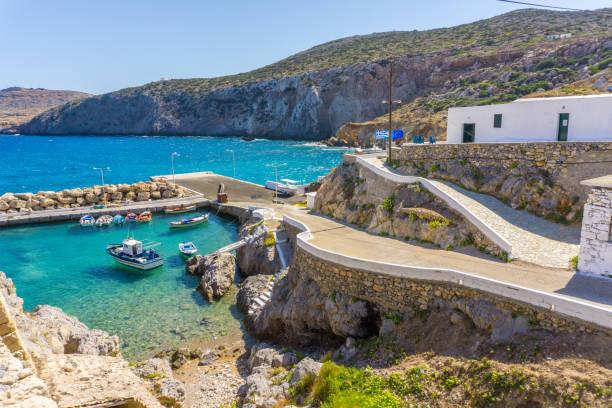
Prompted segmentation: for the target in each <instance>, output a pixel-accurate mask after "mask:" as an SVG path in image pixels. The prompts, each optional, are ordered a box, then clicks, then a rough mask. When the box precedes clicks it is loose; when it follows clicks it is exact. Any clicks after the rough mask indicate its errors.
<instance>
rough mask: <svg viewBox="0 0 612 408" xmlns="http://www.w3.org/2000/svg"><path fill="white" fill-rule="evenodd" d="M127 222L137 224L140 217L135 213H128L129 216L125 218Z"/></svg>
mask: <svg viewBox="0 0 612 408" xmlns="http://www.w3.org/2000/svg"><path fill="white" fill-rule="evenodd" d="M125 221H126V222H136V221H138V216H137V215H136V214H134V213H128V215H126V216H125Z"/></svg>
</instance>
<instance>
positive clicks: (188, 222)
mask: <svg viewBox="0 0 612 408" xmlns="http://www.w3.org/2000/svg"><path fill="white" fill-rule="evenodd" d="M206 221H208V214H202V215H199V216H197V217H191V218H183V219H182V220H180V221H172V222H171V223H170V228H188V227H194V226H196V225H200V224H202V223H204V222H206Z"/></svg>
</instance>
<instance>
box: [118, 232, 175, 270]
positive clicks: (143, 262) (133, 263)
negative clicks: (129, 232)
mask: <svg viewBox="0 0 612 408" xmlns="http://www.w3.org/2000/svg"><path fill="white" fill-rule="evenodd" d="M157 245H160V244H159V243H156V242H149V243H146V244H143V242H142V241H138V240H136V239H134V238H131V237H128V238H126V239H124V240H123V242H122V243H121V244H109V245H107V246H106V253H107V254H109V255H110V256H111V257H113V259H114V260H115V261H117V262H119V263H120V264H122V265H125V266H129V267H130V268H134V269H140V270H144V271H147V270H150V269H154V268H157V267H160V266H162V265H163V264H164V258H163V257H162V256H161V255H160V254H159V253H158V252H157V251H155V250H154V249H152V248H153V247H155V246H157Z"/></svg>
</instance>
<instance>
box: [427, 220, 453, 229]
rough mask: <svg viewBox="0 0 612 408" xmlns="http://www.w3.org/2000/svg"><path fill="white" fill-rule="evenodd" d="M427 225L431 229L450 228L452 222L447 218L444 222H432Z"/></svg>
mask: <svg viewBox="0 0 612 408" xmlns="http://www.w3.org/2000/svg"><path fill="white" fill-rule="evenodd" d="M427 225H428V226H429V229H436V228H440V227H448V226H449V225H450V220H449V219H446V218H445V219H443V220H431V221H429V223H428V224H427Z"/></svg>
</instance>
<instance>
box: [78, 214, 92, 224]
mask: <svg viewBox="0 0 612 408" xmlns="http://www.w3.org/2000/svg"><path fill="white" fill-rule="evenodd" d="M79 223H80V224H81V227H93V226H94V225H96V219H95V218H94V217H93V216H92V215H90V214H87V215H84V216H82V217H81V219H80V220H79Z"/></svg>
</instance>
